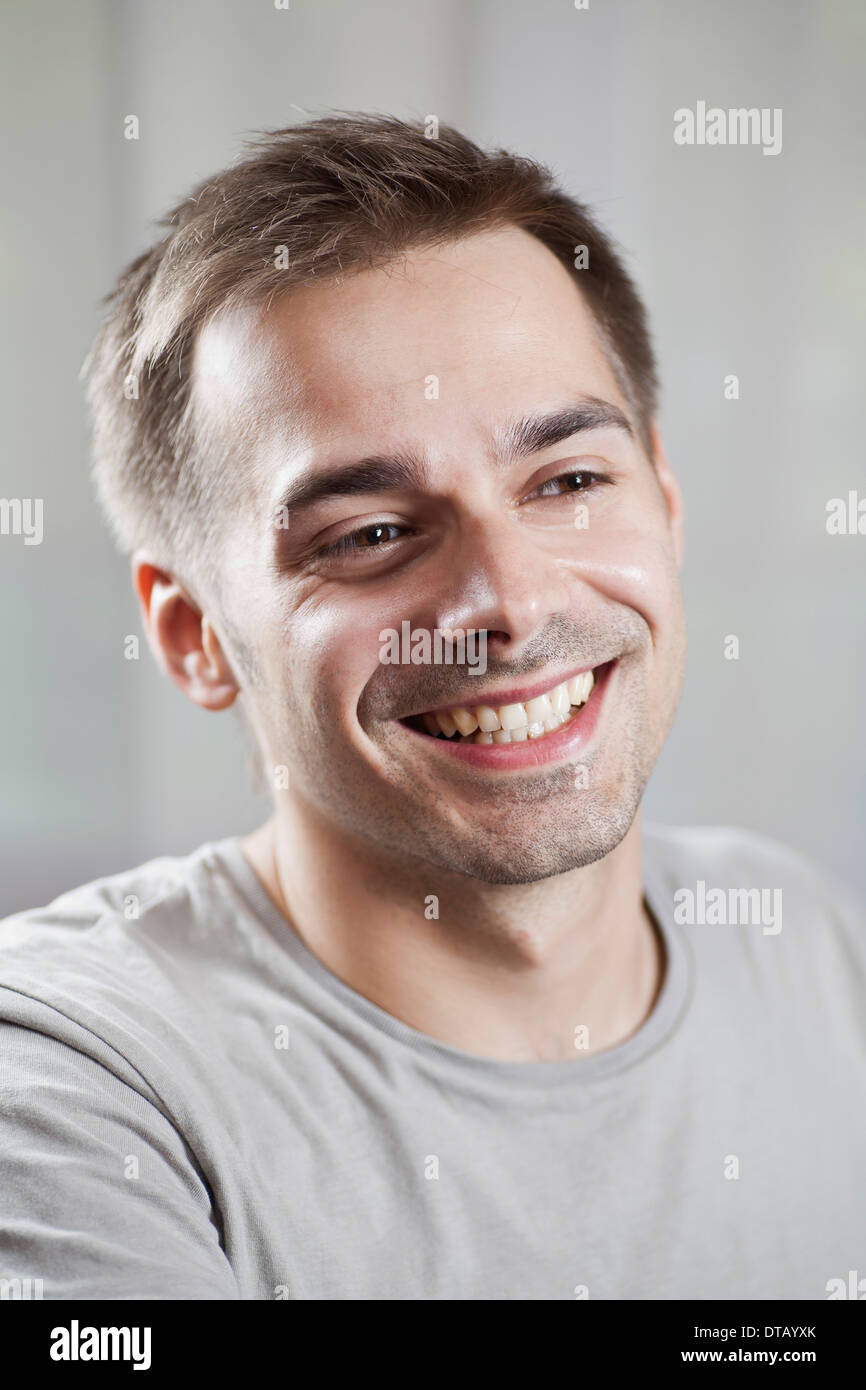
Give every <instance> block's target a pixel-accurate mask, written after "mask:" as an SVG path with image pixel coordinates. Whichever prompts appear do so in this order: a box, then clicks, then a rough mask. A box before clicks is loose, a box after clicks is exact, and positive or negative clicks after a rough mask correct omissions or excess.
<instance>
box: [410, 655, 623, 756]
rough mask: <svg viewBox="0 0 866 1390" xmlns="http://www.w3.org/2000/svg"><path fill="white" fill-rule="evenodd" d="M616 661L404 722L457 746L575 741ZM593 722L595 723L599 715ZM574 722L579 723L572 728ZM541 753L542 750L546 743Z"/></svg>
mask: <svg viewBox="0 0 866 1390" xmlns="http://www.w3.org/2000/svg"><path fill="white" fill-rule="evenodd" d="M614 664H615V663H614V662H613V661H608V662H605V663H604V664H603V665H601V666H597V667H593V668H591V669H587V670H585V671H581V672H578V673H577V674H576V675H573V676H570V677H569V678H568V679H566V680H562V681H559V682H558V683H556V684H555V685H551V686H549V687H548V688H547V689H543V690H539V691H538V692H537V693H535V692H533V693H532V695H531V697H530V698H528V699H524V700H519V699H514V698H513V697H512V698H511V699H510V700H508V702H507V703H501V704H494V703H493V701H492V700H491V701H490V702H489V703H488V702H482V701H479V702H478V703H477V704H471V705H469V704H467V705H452V706H449V707H447V708H445V709H437V710H428V711H425V712H424V713H421V714H415V715H411V716H409V717H408V718H406V719H402V720H401V721H400V723H401V724H403V725H404V726H405V727H406V728H409V729H412V730H413V731H414V732H415V733H418V734H421V735H422V736H424V737H425V738H427V739H432V740H435V741H436V742H438V743H439V744H442V743H446V744H448V745H449V746H450V747H453V748H455V749H456V748H468V747H477V746H478V745H482V746H490V747H493V746H500V747H501V746H503V745H512V744H524V745H528V744H533V745H546V744H547V742H548V740H555V741H556V743H557V745H559V744H561V743H562V742H563V736H565V738H566V740H567V741H570V740H569V734H570V733H572V732H575V733H576V732H577V727H576V726H577V725H578V724H580V725H583V724H585V723H586V722H587V714H588V713H590V712H592V713H593V714H594V713H595V710H594V708H593V707H594V706H595V705H597V704H598V703H599V702H600V698H601V692H602V689H603V687H604V686H605V685H606V683H607V678H608V676H609V674H610V671H611V668H612V667H613V666H614ZM587 707H589V708H588V709H587ZM584 711H586V713H584ZM591 722H592V723H593V724H594V722H595V719H594V718H593V719H592V721H591ZM570 726H575V728H574V729H573V730H572V729H571V728H570ZM587 732H588V730H587ZM526 751H527V752H528V751H529V750H528V749H527V750H526ZM544 751H546V747H545V750H544ZM538 752H539V754H540V753H541V752H542V748H541V747H538Z"/></svg>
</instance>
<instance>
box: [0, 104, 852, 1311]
mask: <svg viewBox="0 0 866 1390" xmlns="http://www.w3.org/2000/svg"><path fill="white" fill-rule="evenodd" d="M168 228H169V229H168V231H167V234H166V236H165V237H164V239H163V240H162V241H160V242H159V243H158V244H157V245H155V246H154V247H153V248H152V249H151V250H150V251H149V252H147V253H146V254H145V255H143V256H141V257H140V258H139V259H138V260H137V261H136V262H135V263H134V264H133V265H132V266H131V267H130V268H129V269H128V271H127V272H126V273H125V275H124V276H123V277H122V278H121V281H120V282H119V285H118V287H117V289H116V291H115V293H114V295H113V296H112V297H111V299H110V301H109V306H108V312H107V315H106V319H105V322H104V325H103V328H102V330H101V332H100V335H99V337H98V339H97V342H96V344H95V347H94V351H93V354H92V357H91V361H90V397H91V403H92V407H93V412H94V424H95V438H94V448H95V461H96V463H95V467H96V481H97V485H98V489H99V494H100V498H101V500H102V503H103V506H104V508H105V511H106V513H107V516H108V518H109V520H110V522H111V524H112V526H113V528H114V532H115V535H116V536H117V538H118V540H119V542H120V544H121V545H122V546H123V548H124V549H125V550H126V551H127V552H128V553H129V554H130V555H131V557H132V568H133V577H134V583H135V587H136V591H137V594H138V596H139V599H140V603H141V608H142V613H143V617H144V623H145V627H146V631H147V634H148V637H149V640H150V643H151V646H152V649H153V651H154V654H155V656H156V658H157V660H158V661H159V662H160V664H161V666H162V667H163V669H164V670H165V672H166V673H167V675H168V676H169V677H170V678H171V679H172V680H173V681H174V682H175V683H176V684H177V685H178V686H179V687H180V688H181V689H182V690H183V692H184V693H185V694H186V695H187V696H188V697H189V699H190V700H192V701H194V702H195V703H196V704H198V705H200V706H201V707H203V708H205V709H209V710H222V709H226V708H228V707H229V706H232V705H235V706H236V707H237V708H239V709H240V710H241V712H242V717H243V720H244V723H245V725H246V726H247V728H248V731H249V734H250V737H251V739H252V741H253V743H254V746H255V748H256V749H257V755H258V757H259V759H260V763H261V769H262V772H263V774H264V777H265V779H266V782H267V785H268V787H269V788H270V790H271V794H272V799H273V813H272V815H271V817H270V819H269V820H268V821H267V823H266V824H265V825H263V826H262V827H261V828H260V829H258V830H257V831H255V832H254V833H253V834H251V835H248V836H246V837H240V836H232V837H229V838H227V839H225V840H222V841H218V842H214V843H209V844H207V845H204V846H202V847H201V848H200V849H199V850H197V851H196V852H195V853H193V854H191V855H188V856H187V857H174V858H169V857H165V858H161V859H158V860H154V861H151V862H149V863H147V864H144V865H142V866H140V867H139V868H138V869H135V870H131V871H129V872H126V873H123V874H118V875H115V876H113V877H110V878H105V879H101V880H99V881H97V882H95V883H92V884H88V885H85V886H83V887H81V888H78V889H75V890H73V891H71V892H70V893H68V894H65V895H64V896H63V897H61V898H59V899H57V900H56V901H55V902H54V903H53V904H51V905H50V906H49V907H47V908H44V909H41V910H34V911H33V912H28V913H24V914H19V915H18V916H17V917H15V918H11V919H8V921H7V922H6V923H5V924H4V925H3V927H2V929H0V943H2V946H0V984H2V988H0V1017H2V1019H3V1020H4V1021H3V1022H2V1024H0V1041H2V1043H3V1048H2V1054H0V1055H2V1057H3V1061H2V1063H0V1068H2V1081H3V1087H4V1094H5V1095H6V1096H7V1097H8V1101H7V1104H6V1106H5V1107H4V1113H3V1118H2V1144H0V1153H2V1157H0V1170H2V1186H3V1190H4V1192H5V1193H6V1203H7V1210H8V1209H9V1205H10V1203H11V1216H10V1217H9V1218H8V1219H7V1221H6V1224H5V1225H4V1227H3V1230H2V1233H0V1266H6V1267H8V1268H3V1269H2V1270H0V1272H2V1273H4V1274H6V1275H7V1276H8V1277H12V1276H15V1277H19V1278H24V1277H31V1278H42V1279H43V1280H44V1289H45V1296H46V1297H54V1298H62V1297H67V1298H74V1297H83V1298H101V1297H108V1298H133V1297H146V1298H190V1299H193V1298H227V1299H228V1298H244V1299H250V1298H254V1299H271V1298H277V1299H280V1298H291V1299H481V1300H486V1299H552V1300H558V1299H573V1298H575V1297H577V1298H585V1297H589V1298H592V1299H597V1298H614V1299H634V1298H648V1299H659V1298H666V1299H677V1298H689V1297H697V1298H727V1299H755V1298H774V1297H780V1298H798V1299H799V1298H824V1297H827V1291H828V1290H829V1289H830V1288H831V1283H832V1281H835V1280H838V1279H839V1278H842V1279H844V1278H845V1277H846V1272H847V1271H848V1270H849V1269H853V1268H857V1267H862V1266H863V1261H864V1259H866V1214H864V1203H863V1200H862V1171H863V1164H864V1159H866V1121H864V1118H863V1108H862V1106H861V1107H853V1106H852V1104H851V1100H852V1096H854V1095H858V1094H860V1095H862V1093H863V1087H864V1083H866V1038H864V1032H863V1026H862V1018H863V1000H864V994H866V962H864V947H863V936H862V926H861V924H860V921H859V919H858V917H857V915H856V913H855V911H854V909H853V908H851V907H850V905H849V904H848V902H847V900H846V899H845V896H844V893H843V892H841V891H840V890H839V889H837V888H836V887H835V886H834V885H830V884H828V883H827V882H826V881H825V879H824V878H823V877H822V876H821V874H820V873H818V872H816V871H815V870H813V869H812V868H811V867H810V866H809V865H808V864H805V863H804V862H803V861H801V860H800V859H799V858H798V857H797V856H796V855H794V854H792V853H791V852H789V851H787V850H785V849H783V848H782V847H780V846H777V845H775V844H773V843H770V842H767V841H764V840H760V839H758V838H757V837H755V836H753V835H751V834H748V833H746V832H740V831H735V830H718V831H712V830H679V831H671V830H661V829H656V830H654V831H652V832H651V833H650V832H648V831H647V830H643V831H642V827H641V819H640V813H639V807H640V802H641V798H642V795H643V792H644V789H645V787H646V784H647V780H648V778H649V776H650V772H651V769H652V767H653V764H654V763H655V760H656V758H657V756H658V753H659V750H660V748H661V746H662V744H663V742H664V739H665V737H666V735H667V732H668V730H669V728H670V725H671V721H672V719H673V716H674V712H675V709H676V705H677V702H678V699H679V695H680V690H681V685H682V680H683V670H684V656H685V633H684V620H683V609H682V602H681V595H680V585H679V565H680V560H681V554H682V505H681V497H680V492H679V488H678V486H677V483H676V481H675V478H674V476H673V474H672V472H671V469H670V466H669V464H668V461H667V459H666V457H665V453H664V449H663V446H662V442H661V439H660V436H659V433H658V429H657V426H656V422H655V412H656V379H655V369H654V363H653V353H652V349H651V346H650V342H649V338H648V334H647V329H646V325H645V317H644V312H643V309H642V306H641V303H640V300H639V298H638V296H637V293H636V291H635V289H634V286H633V285H632V283H631V281H630V279H629V277H628V275H627V273H626V271H625V269H624V268H623V265H622V264H621V262H620V260H619V258H618V256H617V254H616V253H615V251H614V249H613V247H612V245H611V244H610V242H609V241H608V239H607V238H606V237H605V235H604V233H603V232H602V231H601V230H600V228H599V227H598V226H597V225H596V223H595V221H594V220H593V218H592V217H591V216H590V214H589V213H588V212H587V210H586V209H585V208H583V207H581V206H580V205H579V204H578V203H576V202H574V201H573V200H572V199H570V198H568V197H567V196H566V195H565V194H564V193H563V192H562V191H561V190H559V189H558V188H557V187H556V185H555V184H554V182H553V180H552V179H551V177H550V176H549V175H548V174H547V173H546V171H544V170H543V169H542V168H540V167H539V166H537V165H535V164H533V163H531V162H530V161H527V160H521V159H517V158H515V157H513V156H510V155H507V154H505V153H502V152H499V153H494V154H487V153H484V152H483V151H481V150H479V149H478V148H477V147H476V146H474V145H473V144H471V143H470V142H469V141H467V140H466V139H464V138H463V137H462V136H460V135H459V134H458V133H457V132H456V131H454V130H451V129H447V128H443V129H442V130H440V132H439V134H438V138H437V139H432V140H431V139H427V138H425V133H424V131H422V130H420V129H418V128H416V127H414V126H412V125H409V124H405V123H403V122H400V121H398V120H395V119H391V118H383V117H369V118H367V117H362V116H334V117H328V118H325V119H322V120H319V121H314V122H310V123H309V124H307V125H302V126H298V127H294V128H292V129H289V130H284V131H278V132H275V133H273V134H271V135H268V136H265V137H262V139H261V140H260V141H259V142H258V144H257V145H256V146H255V147H254V148H253V149H251V150H250V151H249V152H248V155H247V157H246V158H245V159H244V160H243V161H242V162H240V163H237V164H235V165H233V166H232V167H231V168H230V169H228V170H227V171H225V172H223V173H221V174H219V175H218V176H217V177H215V178H214V179H212V180H210V181H208V182H207V183H205V184H204V185H202V186H201V187H200V188H199V189H197V190H196V191H195V193H194V194H193V195H191V196H190V197H189V198H188V199H186V200H185V201H184V202H183V203H182V204H181V205H180V206H179V207H178V208H177V209H176V210H175V212H174V213H173V214H172V215H171V217H170V219H169V223H168ZM405 625H408V629H405ZM403 630H408V631H409V632H410V633H411V634H415V635H417V634H421V635H423V636H425V637H427V638H432V637H433V636H434V635H435V636H436V637H437V642H436V643H433V642H432V641H429V640H428V641H427V642H426V645H425V643H420V644H419V645H418V647H417V648H416V650H419V651H422V652H423V651H424V650H427V651H429V652H438V653H439V654H440V656H441V655H442V654H443V653H445V654H447V658H448V659H441V660H438V661H436V660H430V661H428V662H426V663H425V662H424V661H420V662H419V661H414V660H409V661H402V660H394V659H385V657H384V655H383V651H384V649H385V648H384V646H383V643H384V636H385V634H386V633H387V632H397V633H399V632H401V631H403ZM458 633H459V634H474V635H475V637H476V639H477V641H478V642H479V643H480V644H481V647H482V648H483V653H484V662H483V669H482V666H481V665H477V666H476V667H475V668H473V666H472V664H471V663H470V661H469V660H468V658H467V657H466V650H468V648H467V649H466V650H463V649H461V652H462V655H461V659H459V660H455V659H453V658H454V655H455V653H454V650H453V647H454V642H455V640H456V635H457V634H458ZM392 657H393V653H392ZM696 771H697V770H696ZM701 889H703V896H701ZM719 891H720V892H721V894H722V895H723V897H724V900H725V903H730V904H732V905H733V906H732V908H731V910H730V911H727V912H726V913H725V914H720V912H719V911H718V905H717V901H716V899H715V898H714V897H713V893H714V892H715V893H718V892H719ZM768 892H769V893H771V894H772V895H773V897H772V901H773V902H774V904H777V905H780V906H779V908H778V910H777V911H774V918H773V922H772V925H771V926H770V927H769V929H768V923H767V922H766V921H765V920H764V917H763V915H762V913H761V911H760V905H761V904H762V903H763V902H764V895H766V894H767V893H768ZM689 893H691V894H692V898H691V901H692V903H693V904H694V903H695V902H697V901H698V900H700V902H701V904H702V907H701V913H700V914H697V913H695V912H694V911H692V912H691V916H690V914H689V911H688V906H687V905H688V902H689V897H688V895H689ZM683 904H686V910H685V911H683V910H682V908H683ZM709 904H712V905H713V906H715V909H716V910H715V912H714V913H712V912H711V911H710V910H709V907H708V905H709ZM756 904H757V905H758V906H757V908H756ZM780 914H781V915H780ZM777 919H778V920H777ZM804 1029H806V1030H807V1036H804ZM832 1286H833V1287H835V1285H834V1284H832Z"/></svg>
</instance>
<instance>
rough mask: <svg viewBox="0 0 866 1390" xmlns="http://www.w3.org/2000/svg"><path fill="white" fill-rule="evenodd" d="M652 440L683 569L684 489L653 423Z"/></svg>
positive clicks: (678, 560) (655, 461) (663, 493)
mask: <svg viewBox="0 0 866 1390" xmlns="http://www.w3.org/2000/svg"><path fill="white" fill-rule="evenodd" d="M650 438H651V440H652V447H653V464H654V467H655V471H656V477H657V478H658V481H659V487H660V488H661V492H662V496H663V497H664V499H665V506H666V507H667V511H668V517H669V519H670V524H671V532H672V534H673V538H674V553H675V555H676V558H677V569H682V564H683V549H684V544H685V541H684V506H683V494H682V489H681V488H680V485H679V483H678V481H677V478H676V475H675V473H674V471H673V469H672V468H671V466H670V463H669V461H668V456H667V454H666V453H665V446H664V443H663V441H662V437H661V433H660V431H659V428H658V425H657V424H656V423H655V421H653V423H652V425H651V426H650Z"/></svg>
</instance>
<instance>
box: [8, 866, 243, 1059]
mask: <svg viewBox="0 0 866 1390" xmlns="http://www.w3.org/2000/svg"><path fill="white" fill-rule="evenodd" d="M219 849H220V842H216V843H208V844H205V845H202V846H200V847H199V848H198V849H196V850H194V851H193V852H192V853H191V854H188V855H184V856H173V857H172V856H162V857H159V858H155V859H150V860H148V861H147V862H145V863H142V864H139V865H137V866H136V867H134V868H131V869H127V870H124V871H123V872H121V873H116V874H112V875H108V876H105V877H103V878H98V879H94V880H92V881H91V882H89V883H84V884H81V885H79V886H78V887H76V888H74V889H71V890H70V891H69V892H66V893H62V894H61V895H60V896H59V897H57V898H55V899H54V900H53V901H52V902H50V903H48V904H47V905H45V906H43V907H37V908H31V909H29V910H27V911H24V912H18V913H16V914H14V915H13V916H11V917H7V918H6V919H5V920H3V921H0V1019H2V1020H5V1021H6V1022H10V1023H17V1024H20V1025H24V1026H25V1027H29V1028H31V1029H35V1030H37V1031H39V1032H43V1033H46V1034H48V1035H49V1036H53V1037H55V1038H58V1039H60V1040H62V1041H65V1042H67V1043H70V1044H72V1045H73V1046H76V1047H79V1048H81V1049H82V1050H84V1051H88V1052H90V1053H91V1055H98V1056H99V1057H100V1060H103V1061H104V1060H106V1048H108V1047H110V1048H111V1049H112V1050H113V1051H119V1052H120V1053H121V1054H122V1055H124V1056H127V1057H129V1056H130V1055H131V1052H130V1050H129V1047H128V1046H127V1044H129V1046H131V1045H132V1042H133V1040H134V1039H136V1038H137V1039H139V1040H141V1038H142V1037H143V1035H144V1034H145V1033H147V1034H149V1035H150V1036H151V1037H153V1036H154V1035H155V1034H164V1032H165V1026H166V1020H167V1019H169V1018H171V1017H172V1016H174V1017H178V1016H180V1017H190V1016H191V1015H190V1014H188V1013H187V1010H186V1008H185V1007H184V1005H185V1004H189V1005H190V1006H191V1007H192V1006H194V1004H195V1001H196V998H197V997H200V980H201V970H202V968H204V966H205V964H206V957H207V956H209V955H213V954H215V953H218V952H219V951H220V950H222V949H224V947H225V939H226V935H227V933H230V932H231V929H232V926H233V924H234V923H235V922H236V920H237V918H238V914H237V913H236V912H234V911H233V910H232V906H231V902H230V892H231V884H230V881H229V880H228V879H227V878H226V877H225V873H224V865H223V864H222V861H221V859H220V857H219V853H218V851H219ZM192 1011H193V1012H194V1008H192Z"/></svg>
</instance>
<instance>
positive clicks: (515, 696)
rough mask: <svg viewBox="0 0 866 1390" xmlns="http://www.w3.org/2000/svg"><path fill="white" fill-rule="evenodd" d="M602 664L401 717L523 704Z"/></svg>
mask: <svg viewBox="0 0 866 1390" xmlns="http://www.w3.org/2000/svg"><path fill="white" fill-rule="evenodd" d="M601 664H602V663H600V662H599V664H598V666H575V667H573V668H572V669H570V670H568V671H566V672H565V673H564V674H563V675H561V676H557V677H556V678H555V679H554V680H550V678H549V677H545V678H544V679H543V680H538V681H536V682H535V684H534V685H522V686H520V687H518V688H516V689H512V690H490V691H485V692H483V693H482V694H481V695H475V694H474V693H473V695H472V697H471V699H466V700H464V701H460V700H452V701H451V702H450V704H447V705H434V706H432V708H431V706H429V705H427V706H425V708H424V709H419V710H412V711H410V713H408V714H404V715H401V719H413V718H417V717H418V716H419V715H421V714H437V713H442V714H444V713H445V711H446V710H452V709H477V708H478V706H479V705H490V706H491V707H492V708H493V709H501V707H502V706H503V705H523V704H525V703H526V701H527V700H535V699H536V698H537V697H538V696H539V695H546V694H547V693H548V691H550V690H554V689H555V688H556V686H558V685H562V684H563V682H564V681H570V680H573V679H574V677H575V676H583V675H585V674H586V672H587V671H597V670H599V668H600V666H601Z"/></svg>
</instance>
